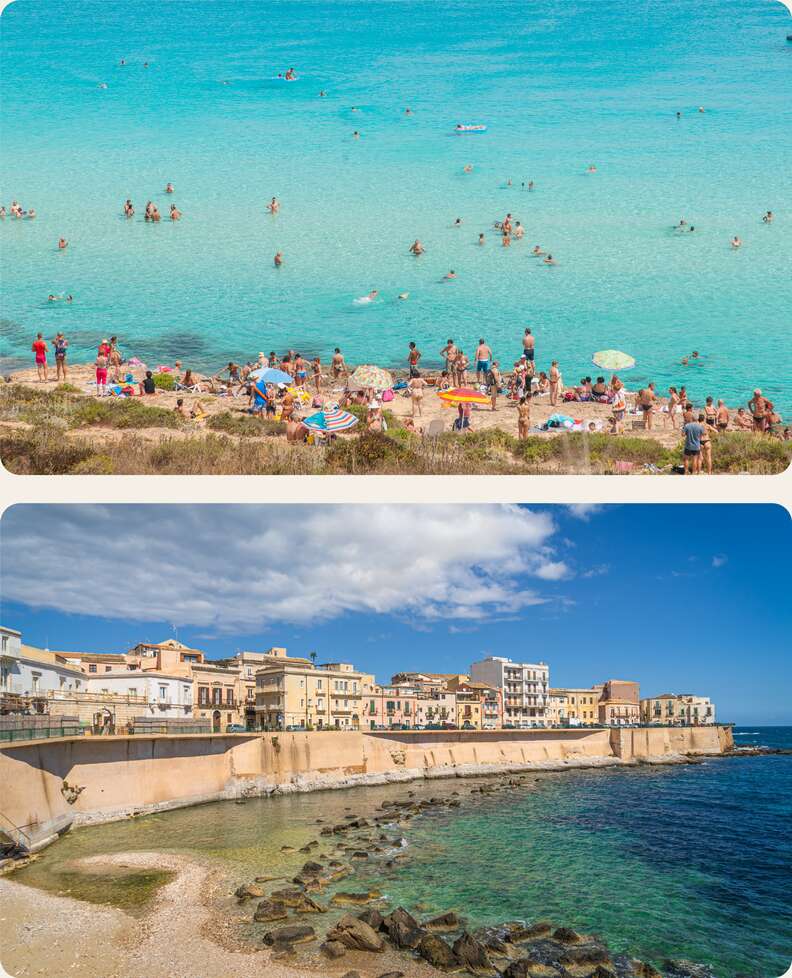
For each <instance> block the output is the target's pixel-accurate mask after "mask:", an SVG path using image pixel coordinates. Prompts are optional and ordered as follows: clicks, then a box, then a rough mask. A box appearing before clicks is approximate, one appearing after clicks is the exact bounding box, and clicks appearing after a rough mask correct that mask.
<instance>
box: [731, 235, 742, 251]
mask: <svg viewBox="0 0 792 978" xmlns="http://www.w3.org/2000/svg"><path fill="white" fill-rule="evenodd" d="M731 246H732V248H741V247H742V240H741V239H740V238H738V237H737V235H736V234H735V235H734V237H733V238H732V239H731Z"/></svg>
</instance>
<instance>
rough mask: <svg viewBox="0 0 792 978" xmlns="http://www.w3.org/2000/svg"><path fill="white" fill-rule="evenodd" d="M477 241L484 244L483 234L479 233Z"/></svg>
mask: <svg viewBox="0 0 792 978" xmlns="http://www.w3.org/2000/svg"><path fill="white" fill-rule="evenodd" d="M478 243H479V244H480V245H483V244H485V243H486V239H485V238H484V235H483V234H480V235H479V239H478Z"/></svg>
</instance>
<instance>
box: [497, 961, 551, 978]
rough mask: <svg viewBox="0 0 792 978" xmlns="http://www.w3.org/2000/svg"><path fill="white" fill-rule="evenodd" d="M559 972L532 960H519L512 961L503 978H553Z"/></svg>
mask: <svg viewBox="0 0 792 978" xmlns="http://www.w3.org/2000/svg"><path fill="white" fill-rule="evenodd" d="M560 974H561V972H560V971H559V970H558V968H554V967H553V966H552V965H549V964H542V962H541V961H534V960H533V959H532V958H520V959H519V960H518V961H512V963H511V964H510V965H509V966H508V968H507V969H506V970H505V971H504V972H503V978H555V976H557V975H560Z"/></svg>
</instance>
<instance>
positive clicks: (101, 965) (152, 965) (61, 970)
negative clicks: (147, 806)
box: [0, 852, 437, 978]
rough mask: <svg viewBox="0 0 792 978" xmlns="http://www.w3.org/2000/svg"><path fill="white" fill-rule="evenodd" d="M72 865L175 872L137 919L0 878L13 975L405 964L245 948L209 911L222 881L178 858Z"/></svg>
mask: <svg viewBox="0 0 792 978" xmlns="http://www.w3.org/2000/svg"><path fill="white" fill-rule="evenodd" d="M79 865H80V866H81V867H82V868H84V869H85V870H90V871H96V870H99V869H101V868H103V867H107V868H108V869H114V868H118V867H124V866H134V867H139V868H148V869H157V870H162V869H167V870H171V871H172V872H174V873H175V877H174V878H173V880H171V881H170V882H169V883H166V884H165V885H164V886H162V887H161V888H160V889H159V890H158V892H157V894H156V896H155V897H154V899H153V901H152V903H151V905H150V907H149V909H148V911H147V912H146V914H145V916H144V917H143V918H142V919H140V918H138V917H131V916H130V915H129V914H126V913H124V911H122V910H119V909H117V908H115V907H103V906H97V905H96V904H92V903H85V902H83V901H80V900H74V899H72V898H71V897H68V896H56V895H54V894H51V893H46V892H44V891H42V890H37V889H33V888H31V887H29V886H23V885H22V884H21V883H17V882H14V880H13V878H9V877H6V878H0V908H1V909H0V926H2V929H3V949H2V956H1V958H0V961H1V963H2V965H3V967H5V969H6V971H7V972H8V973H9V975H11V976H12V978H29V976H35V975H41V976H47V978H56V976H57V978H61V976H66V975H68V976H73V978H151V976H155V975H156V976H161V975H162V976H164V975H167V976H168V978H229V976H231V975H233V976H234V978H261V975H266V976H267V978H319V976H322V978H341V976H342V975H345V974H346V973H347V972H348V971H350V970H353V969H354V970H355V971H358V972H359V973H360V976H361V978H375V976H379V975H382V974H384V973H387V972H388V971H389V970H395V969H396V967H397V965H398V964H399V960H401V963H402V965H403V964H404V961H403V959H399V958H398V955H397V954H396V953H395V952H393V951H391V950H390V949H386V951H385V952H384V953H382V954H377V955H371V954H363V953H355V952H352V951H350V952H348V954H347V955H345V956H344V958H343V960H342V961H340V962H338V963H333V962H328V961H327V960H326V959H325V958H324V957H320V956H319V954H318V952H317V954H316V955H315V957H314V956H313V955H311V956H310V958H311V960H308V961H307V962H306V963H301V964H300V965H299V966H292V965H287V964H284V963H282V962H279V961H277V960H273V955H272V952H271V951H270V950H268V949H267V948H262V950H260V951H258V950H254V949H251V948H249V947H245V946H244V945H243V943H242V942H241V941H240V939H239V937H238V922H237V920H236V919H234V918H232V917H229V918H228V920H227V921H224V920H223V919H222V918H221V917H220V916H219V915H218V914H217V912H216V911H213V910H212V906H211V901H212V900H213V898H215V897H216V896H217V895H218V894H219V893H220V892H227V889H228V886H227V881H224V880H223V878H222V876H221V874H220V873H219V872H218V871H216V870H213V869H210V868H208V867H206V866H203V865H201V864H200V863H197V862H195V861H192V860H190V859H186V858H184V857H181V856H173V855H166V854H163V853H158V852H151V853H147V852H128V853H120V854H117V855H113V856H106V855H102V856H95V857H90V858H88V859H83V860H79ZM98 935H101V939H98ZM306 957H308V956H307V955H306ZM372 958H374V959H375V960H374V961H373V962H372V960H371V959H372ZM432 975H434V976H436V975H437V972H436V971H435V970H434V969H432V968H430V967H428V966H426V965H423V963H422V962H418V961H416V962H414V963H412V964H411V965H410V978H413V976H415V978H431V976H432Z"/></svg>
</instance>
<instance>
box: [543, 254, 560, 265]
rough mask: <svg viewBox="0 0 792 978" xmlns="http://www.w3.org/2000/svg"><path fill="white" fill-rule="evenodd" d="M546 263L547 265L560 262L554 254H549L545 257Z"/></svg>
mask: <svg viewBox="0 0 792 978" xmlns="http://www.w3.org/2000/svg"><path fill="white" fill-rule="evenodd" d="M544 264H545V265H557V264H558V262H557V261H556V260H555V258H553V256H552V255H548V256H547V258H545V260H544Z"/></svg>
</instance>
